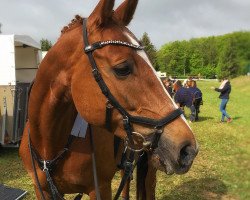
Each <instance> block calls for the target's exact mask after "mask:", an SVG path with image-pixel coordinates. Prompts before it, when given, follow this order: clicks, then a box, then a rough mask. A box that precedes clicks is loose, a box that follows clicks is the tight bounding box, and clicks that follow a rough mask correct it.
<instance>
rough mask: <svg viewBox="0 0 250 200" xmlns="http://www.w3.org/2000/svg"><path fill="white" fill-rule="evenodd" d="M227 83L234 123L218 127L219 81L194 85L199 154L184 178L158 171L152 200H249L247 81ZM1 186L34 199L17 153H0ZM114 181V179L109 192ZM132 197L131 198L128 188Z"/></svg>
mask: <svg viewBox="0 0 250 200" xmlns="http://www.w3.org/2000/svg"><path fill="white" fill-rule="evenodd" d="M231 83H232V93H231V99H230V101H229V103H228V107H227V110H228V113H229V114H230V115H231V116H232V118H233V122H232V123H230V124H227V123H218V122H219V121H220V112H219V103H220V101H219V99H218V95H219V93H217V92H215V91H213V90H211V89H210V87H211V86H218V85H219V83H218V82H212V81H200V82H198V86H199V88H200V89H201V90H202V92H203V95H204V97H203V98H204V105H203V106H202V107H201V113H200V121H198V122H195V123H192V124H191V127H192V128H193V130H194V132H195V136H196V138H197V141H198V142H199V146H200V152H199V154H198V156H197V158H196V160H195V162H194V164H193V167H192V168H191V170H190V171H189V172H188V173H187V174H185V175H181V176H179V175H172V176H167V175H166V174H163V173H161V172H158V175H157V177H158V180H157V191H156V196H157V199H159V200H167V199H168V200H169V199H170V200H172V199H190V200H195V199H207V200H210V199H223V200H226V199H242V200H248V199H250V131H249V128H250V77H239V78H236V79H234V80H232V81H231ZM0 183H3V184H5V185H8V186H12V187H17V188H22V189H24V190H28V192H29V194H28V195H27V196H26V198H25V199H35V197H34V192H33V187H32V185H31V180H30V178H29V177H28V176H27V174H26V172H25V171H24V169H23V168H22V164H21V161H20V158H19V157H18V151H17V150H16V149H5V150H2V151H1V152H0ZM117 183H118V181H117V180H114V182H113V189H115V188H116V187H117ZM131 195H132V199H134V186H133V185H132V194H131ZM68 199H72V196H68Z"/></svg>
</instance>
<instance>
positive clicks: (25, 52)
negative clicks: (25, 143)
mask: <svg viewBox="0 0 250 200" xmlns="http://www.w3.org/2000/svg"><path fill="white" fill-rule="evenodd" d="M40 49H41V46H40V44H39V43H37V42H36V41H35V40H33V39H32V38H31V37H29V36H25V35H0V113H1V115H0V145H8V144H16V143H17V142H18V141H20V139H21V136H22V132H23V129H24V124H25V122H26V119H27V113H26V110H27V109H26V108H27V102H28V88H29V85H30V83H31V82H32V81H33V79H34V78H35V75H36V72H37V69H38V66H39V64H40V61H41V51H40Z"/></svg>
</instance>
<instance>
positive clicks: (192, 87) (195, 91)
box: [188, 80, 203, 121]
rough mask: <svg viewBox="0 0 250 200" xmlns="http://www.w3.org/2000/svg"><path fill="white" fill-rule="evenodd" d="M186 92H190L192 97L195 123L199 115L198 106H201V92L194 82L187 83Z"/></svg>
mask: <svg viewBox="0 0 250 200" xmlns="http://www.w3.org/2000/svg"><path fill="white" fill-rule="evenodd" d="M188 90H189V91H190V92H191V94H192V97H193V105H194V107H195V121H196V120H198V119H199V116H198V114H199V113H200V105H202V102H203V101H202V92H201V90H200V89H199V88H198V87H197V84H196V81H195V80H191V81H188Z"/></svg>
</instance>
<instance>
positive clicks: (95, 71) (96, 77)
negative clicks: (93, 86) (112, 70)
mask: <svg viewBox="0 0 250 200" xmlns="http://www.w3.org/2000/svg"><path fill="white" fill-rule="evenodd" d="M92 74H93V76H94V77H95V80H96V82H99V81H100V80H101V74H100V72H99V71H98V69H93V70H92Z"/></svg>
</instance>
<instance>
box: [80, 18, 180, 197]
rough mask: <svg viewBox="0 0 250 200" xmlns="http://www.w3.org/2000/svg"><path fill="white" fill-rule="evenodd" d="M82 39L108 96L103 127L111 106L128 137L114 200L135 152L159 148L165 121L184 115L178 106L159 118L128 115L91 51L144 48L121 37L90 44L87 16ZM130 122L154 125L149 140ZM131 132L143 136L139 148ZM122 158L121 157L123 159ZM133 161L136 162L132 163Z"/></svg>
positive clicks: (98, 195)
mask: <svg viewBox="0 0 250 200" xmlns="http://www.w3.org/2000/svg"><path fill="white" fill-rule="evenodd" d="M83 41H84V52H85V53H86V54H87V56H88V59H89V62H90V65H91V68H92V74H93V76H94V78H95V81H96V82H97V84H98V86H99V88H100V89H101V91H102V93H103V95H104V96H105V97H106V98H107V103H106V128H108V129H110V128H111V124H110V123H111V114H112V111H111V110H112V109H113V108H115V109H116V110H118V112H119V113H120V114H121V115H122V118H123V119H122V120H123V127H124V130H125V131H126V134H127V138H126V142H125V149H127V148H129V149H130V153H129V156H128V157H127V158H126V162H124V164H123V169H124V175H123V177H122V180H121V183H120V185H119V187H118V190H117V192H116V195H115V197H114V200H117V199H118V198H119V196H120V194H121V192H122V190H123V188H124V186H125V184H126V182H127V180H128V179H129V177H130V176H131V174H132V173H133V170H134V168H135V166H136V161H135V153H138V152H142V153H143V151H144V150H149V151H153V150H154V149H156V148H157V147H158V142H159V140H160V137H161V135H162V133H163V127H164V126H165V125H166V124H169V123H170V122H172V121H173V120H175V119H176V118H178V117H179V116H180V115H182V114H183V112H182V110H181V109H176V110H174V111H173V112H171V113H170V114H169V115H167V116H165V117H163V118H162V119H160V120H155V119H151V118H147V117H140V116H133V115H130V114H129V113H128V112H127V111H126V110H125V109H124V108H123V107H122V106H121V105H120V103H119V102H118V101H117V100H116V98H115V97H114V96H113V95H112V93H111V91H110V90H109V88H108V86H107V85H106V83H105V81H104V80H103V78H102V75H101V73H100V71H99V69H98V66H97V64H96V62H95V59H94V56H93V52H94V51H95V50H97V49H101V48H103V47H105V46H107V45H117V46H125V47H129V48H132V49H135V50H143V47H142V46H140V45H134V44H131V43H128V42H125V41H120V40H108V41H98V42H95V43H93V44H89V42H88V32H87V19H84V20H83ZM132 124H141V125H146V126H150V127H154V130H155V131H154V132H153V133H152V134H153V139H152V142H150V141H147V140H146V139H145V137H144V136H143V135H142V134H140V133H136V132H134V130H133V126H132ZM133 135H138V136H139V137H141V138H142V141H143V147H142V148H141V149H139V150H136V147H135V142H134V140H133ZM122 160H123V159H122ZM133 162H135V164H133ZM93 171H96V169H95V168H94V167H93ZM94 179H96V181H95V183H96V184H95V185H98V183H97V178H96V176H95V174H94ZM95 188H96V194H97V197H98V198H97V199H98V200H99V199H100V194H99V189H98V186H96V187H95Z"/></svg>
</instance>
